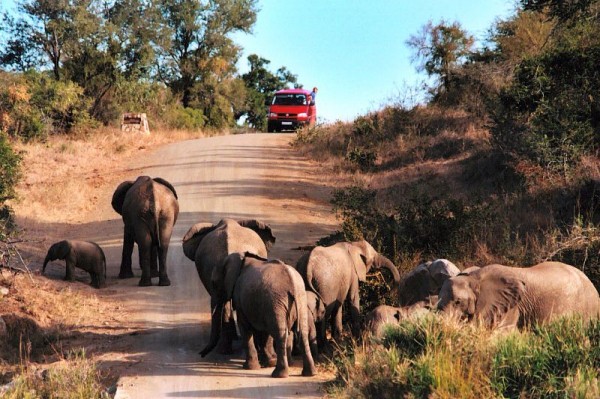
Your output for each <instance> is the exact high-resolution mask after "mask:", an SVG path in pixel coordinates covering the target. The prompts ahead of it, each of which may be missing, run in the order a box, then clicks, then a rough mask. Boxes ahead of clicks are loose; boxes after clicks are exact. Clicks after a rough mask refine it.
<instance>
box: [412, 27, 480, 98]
mask: <svg viewBox="0 0 600 399" xmlns="http://www.w3.org/2000/svg"><path fill="white" fill-rule="evenodd" d="M406 44H407V45H408V46H409V47H411V48H413V49H414V50H415V54H414V56H413V62H416V63H418V66H417V70H419V71H423V70H424V71H425V72H426V73H427V75H429V76H438V78H439V82H438V86H437V87H436V88H435V89H434V95H435V96H439V95H440V94H442V93H444V92H446V93H447V92H449V91H450V82H451V81H452V74H453V72H454V71H455V70H456V69H457V68H458V67H459V66H460V65H461V64H462V63H463V62H464V61H465V60H466V58H467V56H468V55H469V54H470V53H471V50H472V47H473V44H474V39H473V36H470V35H469V34H467V32H465V31H464V30H463V29H462V27H461V26H460V24H459V23H458V22H454V23H452V24H448V23H447V22H445V21H441V22H440V23H439V24H437V25H433V23H432V22H431V21H429V22H428V23H427V24H425V25H424V26H423V27H422V29H421V32H420V33H419V34H418V35H414V36H411V37H410V38H409V39H408V40H407V42H406Z"/></svg>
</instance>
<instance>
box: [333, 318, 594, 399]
mask: <svg viewBox="0 0 600 399" xmlns="http://www.w3.org/2000/svg"><path fill="white" fill-rule="evenodd" d="M599 331H600V321H598V320H596V321H593V322H590V323H584V322H582V320H581V319H578V318H573V319H561V320H558V321H556V322H553V323H551V324H548V325H545V326H539V327H536V328H534V329H532V330H530V331H512V332H505V333H499V332H494V331H490V330H487V329H483V328H478V327H475V326H473V325H469V324H456V323H453V322H449V321H446V320H444V319H443V318H442V317H441V316H439V315H434V314H433V315H431V316H428V317H423V318H419V319H417V320H414V321H406V322H403V323H401V324H400V325H399V326H397V327H393V328H388V329H387V330H386V332H385V335H384V339H383V343H382V344H381V345H378V344H373V345H366V344H365V345H362V346H355V347H354V349H353V350H350V351H348V352H347V353H346V354H340V358H339V360H337V361H336V365H337V370H338V373H337V375H338V378H337V381H336V383H334V384H333V385H332V386H331V387H330V388H329V393H330V394H331V395H332V396H333V397H364V398H368V397H414V398H426V397H434V398H503V397H508V398H521V397H526V398H564V397H573V398H590V399H591V398H598V392H599V387H600V385H599V384H600V380H599V379H598V367H599V365H600V350H599V349H598V344H599V341H600V335H599Z"/></svg>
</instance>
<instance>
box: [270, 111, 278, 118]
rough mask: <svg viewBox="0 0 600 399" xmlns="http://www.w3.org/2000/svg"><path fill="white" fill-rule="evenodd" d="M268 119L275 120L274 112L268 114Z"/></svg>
mask: <svg viewBox="0 0 600 399" xmlns="http://www.w3.org/2000/svg"><path fill="white" fill-rule="evenodd" d="M269 118H277V114H276V113H275V112H271V113H269Z"/></svg>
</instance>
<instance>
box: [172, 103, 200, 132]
mask: <svg viewBox="0 0 600 399" xmlns="http://www.w3.org/2000/svg"><path fill="white" fill-rule="evenodd" d="M167 118H168V119H167V125H168V126H169V127H170V128H173V129H187V130H200V129H202V128H203V127H204V125H205V124H206V117H205V116H204V114H203V113H202V111H201V110H199V109H195V108H183V107H181V106H176V107H175V108H174V109H172V111H171V112H170V113H169V115H168V117H167Z"/></svg>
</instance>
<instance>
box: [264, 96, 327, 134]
mask: <svg viewBox="0 0 600 399" xmlns="http://www.w3.org/2000/svg"><path fill="white" fill-rule="evenodd" d="M309 97H310V91H309V90H304V89H285V90H279V91H278V92H276V93H275V96H274V97H273V101H272V102H271V105H270V106H269V113H268V115H267V131H268V132H269V133H270V132H280V131H282V130H295V129H297V128H298V127H301V126H305V125H313V124H314V123H315V121H316V120H317V107H316V106H315V105H314V103H313V104H312V105H311V104H310V101H309Z"/></svg>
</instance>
